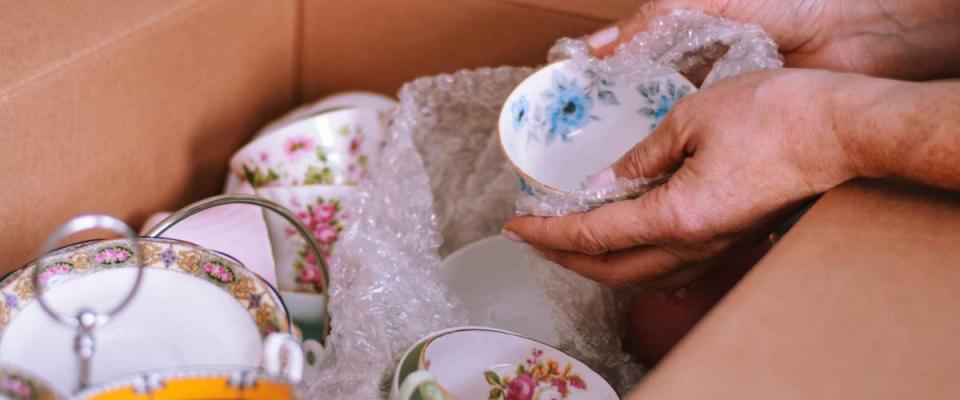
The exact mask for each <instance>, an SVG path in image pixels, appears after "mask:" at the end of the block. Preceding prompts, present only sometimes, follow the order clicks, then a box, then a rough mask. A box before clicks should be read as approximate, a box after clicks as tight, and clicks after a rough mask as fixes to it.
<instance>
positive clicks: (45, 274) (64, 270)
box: [37, 262, 73, 283]
mask: <svg viewBox="0 0 960 400" xmlns="http://www.w3.org/2000/svg"><path fill="white" fill-rule="evenodd" d="M71 269H73V265H71V264H70V263H67V262H58V263H54V264H53V265H49V266H47V267H45V268H44V269H43V271H41V272H40V276H38V277H37V278H39V279H40V283H47V282H49V281H50V280H52V279H53V278H55V277H57V276H61V275H66V274H68V273H70V270H71Z"/></svg>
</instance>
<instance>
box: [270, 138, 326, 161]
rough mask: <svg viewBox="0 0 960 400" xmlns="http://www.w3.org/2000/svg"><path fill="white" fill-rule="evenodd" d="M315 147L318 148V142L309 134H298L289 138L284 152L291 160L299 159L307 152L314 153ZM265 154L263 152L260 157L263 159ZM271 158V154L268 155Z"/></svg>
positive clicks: (284, 145)
mask: <svg viewBox="0 0 960 400" xmlns="http://www.w3.org/2000/svg"><path fill="white" fill-rule="evenodd" d="M314 148H316V143H315V142H314V140H313V138H310V137H308V136H297V137H291V138H287V141H286V142H284V144H283V153H284V154H285V155H286V156H287V158H289V159H290V160H291V161H296V160H299V159H300V157H303V156H304V155H305V154H309V153H312V152H313V150H314ZM263 156H264V154H263V153H261V155H260V158H261V159H263V158H264V157H263ZM267 159H268V160H269V154H268V155H267Z"/></svg>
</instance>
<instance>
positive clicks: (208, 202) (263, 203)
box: [146, 194, 330, 343]
mask: <svg viewBox="0 0 960 400" xmlns="http://www.w3.org/2000/svg"><path fill="white" fill-rule="evenodd" d="M227 204H250V205H254V206H257V207H260V208H265V209H267V210H270V211H273V212H275V213H277V214H279V215H280V216H281V217H282V218H283V219H285V220H286V221H287V222H288V223H290V225H292V226H293V229H294V230H296V231H297V233H299V234H300V236H302V237H303V239H304V240H305V241H306V242H307V246H308V247H309V248H310V251H311V252H313V255H314V256H316V259H317V263H318V264H319V265H320V271H321V275H322V278H323V287H324V290H325V293H324V294H323V309H324V313H323V338H322V339H323V340H322V341H323V343H326V340H327V336H329V335H330V309H329V308H328V304H329V303H330V275H329V270H328V268H327V263H326V260H325V258H324V257H323V252H321V251H320V246H319V245H318V244H317V241H316V240H314V239H313V235H311V234H310V231H309V230H308V229H307V227H305V226H304V225H303V223H302V222H300V220H299V219H298V218H297V216H296V215H294V214H293V212H292V211H290V210H288V209H287V208H286V207H284V206H281V205H279V204H277V203H275V202H273V201H270V200H267V199H264V198H262V197H258V196H251V195H246V194H222V195H219V196H213V197H209V198H206V199H203V200H200V201H197V202H195V203H193V204H190V205H188V206H186V207H184V208H181V209H180V210H179V211H176V212H174V213H173V214H170V215H169V216H167V217H166V218H164V219H163V220H162V221H160V222H159V223H157V225H156V226H154V227H153V228H150V231H149V232H147V235H146V236H148V237H154V238H155V237H159V236H160V235H162V234H163V233H164V232H166V231H167V230H169V229H170V228H172V227H173V226H174V225H176V224H177V223H180V222H182V221H183V220H185V219H187V218H189V217H190V216H193V215H194V214H197V213H200V212H203V211H206V210H209V209H211V208H214V207H218V206H222V205H227ZM287 319H288V321H289V320H290V316H289V315H288V316H287Z"/></svg>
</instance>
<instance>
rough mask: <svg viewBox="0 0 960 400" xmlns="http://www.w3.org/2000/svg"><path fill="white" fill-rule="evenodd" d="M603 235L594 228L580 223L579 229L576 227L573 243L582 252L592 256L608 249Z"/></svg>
mask: <svg viewBox="0 0 960 400" xmlns="http://www.w3.org/2000/svg"><path fill="white" fill-rule="evenodd" d="M604 237H605V235H602V234H600V233H599V232H597V231H596V230H595V229H591V228H589V227H587V226H584V225H581V226H580V229H577V235H576V236H575V238H574V243H573V245H574V247H575V248H577V249H578V250H579V251H580V252H581V253H583V254H588V255H592V256H595V255H600V254H604V253H606V252H607V251H608V250H609V246H608V245H607V243H606V240H604Z"/></svg>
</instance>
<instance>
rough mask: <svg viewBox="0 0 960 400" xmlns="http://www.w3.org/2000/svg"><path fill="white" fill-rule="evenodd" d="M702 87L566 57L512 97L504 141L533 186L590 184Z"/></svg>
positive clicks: (566, 188) (558, 189)
mask: <svg viewBox="0 0 960 400" xmlns="http://www.w3.org/2000/svg"><path fill="white" fill-rule="evenodd" d="M694 91H696V87H695V86H694V85H693V84H692V83H690V82H689V81H687V80H686V79H685V78H684V77H683V76H682V75H680V74H678V73H673V74H668V75H662V76H658V77H654V78H652V79H650V80H647V81H644V82H627V81H616V80H613V79H611V78H605V77H601V76H599V75H598V74H596V73H595V72H593V71H589V70H582V69H579V68H578V67H576V66H575V65H574V64H573V62H572V61H570V60H567V61H560V62H557V63H554V64H550V65H548V66H546V67H544V68H542V69H540V70H539V71H537V72H535V73H534V74H533V75H530V77H528V78H527V79H525V80H524V81H523V82H521V83H520V85H518V86H517V87H516V89H514V90H513V92H512V93H510V95H509V97H507V100H506V102H505V103H504V105H503V108H502V109H501V111H500V119H499V123H498V127H499V136H500V144H501V148H502V150H503V153H504V155H505V157H506V158H507V160H508V161H509V162H510V163H511V165H512V166H513V168H514V170H515V171H516V172H517V175H519V178H520V180H521V183H520V185H521V189H523V191H524V192H525V193H526V194H534V193H536V192H538V191H539V192H543V193H560V194H564V193H569V192H573V191H578V190H582V189H584V184H585V183H586V181H587V179H588V178H589V177H590V176H591V175H592V174H595V173H597V172H600V171H601V170H603V169H605V168H607V167H609V166H610V165H611V164H613V163H614V162H615V161H617V160H618V159H619V158H620V157H621V156H622V155H623V154H624V153H626V152H627V151H628V150H630V149H631V148H632V147H633V146H634V145H636V144H637V143H639V142H640V141H641V140H643V138H644V137H646V136H647V135H648V134H649V133H650V132H651V131H652V130H653V129H654V128H655V127H656V126H657V124H658V123H659V122H660V121H661V120H662V119H663V117H664V116H666V115H667V112H669V111H670V109H671V108H672V107H673V105H674V104H675V103H676V102H677V101H678V100H679V99H680V98H682V97H683V96H685V95H687V94H689V93H693V92H694Z"/></svg>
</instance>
